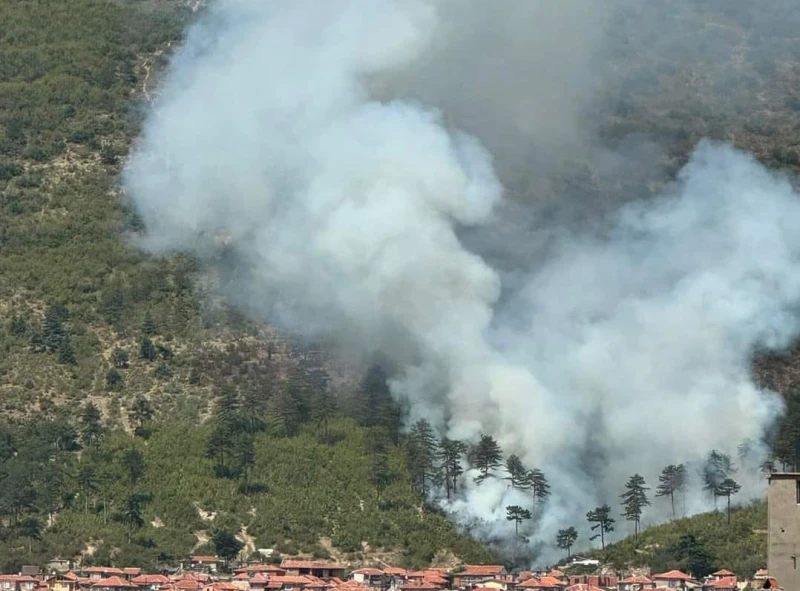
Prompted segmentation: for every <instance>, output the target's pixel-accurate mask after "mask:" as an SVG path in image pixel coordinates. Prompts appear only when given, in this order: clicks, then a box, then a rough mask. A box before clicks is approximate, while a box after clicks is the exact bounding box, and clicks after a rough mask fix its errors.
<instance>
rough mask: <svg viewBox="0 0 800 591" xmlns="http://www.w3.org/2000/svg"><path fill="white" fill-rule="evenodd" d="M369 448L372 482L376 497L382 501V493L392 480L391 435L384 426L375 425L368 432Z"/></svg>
mask: <svg viewBox="0 0 800 591" xmlns="http://www.w3.org/2000/svg"><path fill="white" fill-rule="evenodd" d="M367 449H369V451H370V455H371V458H372V462H371V466H370V483H371V484H372V486H374V487H375V498H376V499H377V500H378V501H380V499H381V494H382V493H383V491H384V490H385V489H386V487H387V486H388V485H389V483H390V482H391V480H392V474H391V469H390V467H389V436H388V435H387V434H386V429H384V428H383V427H373V428H371V429H370V430H369V432H368V433H367Z"/></svg>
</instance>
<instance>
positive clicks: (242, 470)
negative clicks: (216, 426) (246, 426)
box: [230, 430, 256, 491]
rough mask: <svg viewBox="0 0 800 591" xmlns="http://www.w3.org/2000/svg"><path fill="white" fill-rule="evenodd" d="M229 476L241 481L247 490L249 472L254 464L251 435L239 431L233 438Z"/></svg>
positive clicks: (254, 453)
mask: <svg viewBox="0 0 800 591" xmlns="http://www.w3.org/2000/svg"><path fill="white" fill-rule="evenodd" d="M230 456H231V475H232V476H235V477H237V478H239V479H240V480H241V481H242V484H243V487H244V490H245V491H247V490H248V483H249V481H250V470H251V469H252V467H253V466H254V465H255V463H256V447H255V440H254V438H253V435H252V434H251V433H248V432H247V431H243V430H239V431H238V432H237V433H236V434H235V436H234V438H233V444H232V445H231V450H230Z"/></svg>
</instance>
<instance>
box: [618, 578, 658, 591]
mask: <svg viewBox="0 0 800 591" xmlns="http://www.w3.org/2000/svg"><path fill="white" fill-rule="evenodd" d="M655 586H656V584H655V583H654V582H653V581H651V580H650V579H648V578H647V577H645V576H644V575H638V576H634V577H628V578H626V579H622V580H621V581H618V582H617V591H643V590H644V589H655Z"/></svg>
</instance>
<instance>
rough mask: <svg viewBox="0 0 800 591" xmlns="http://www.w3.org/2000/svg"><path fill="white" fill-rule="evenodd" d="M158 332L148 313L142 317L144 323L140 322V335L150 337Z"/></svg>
mask: <svg viewBox="0 0 800 591" xmlns="http://www.w3.org/2000/svg"><path fill="white" fill-rule="evenodd" d="M156 332H158V329H157V328H156V321H155V320H153V317H152V316H150V312H148V313H147V315H146V316H145V317H144V321H143V322H142V335H143V336H145V337H151V336H153V335H154V334H156Z"/></svg>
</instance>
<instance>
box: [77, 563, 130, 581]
mask: <svg viewBox="0 0 800 591" xmlns="http://www.w3.org/2000/svg"><path fill="white" fill-rule="evenodd" d="M83 574H85V575H86V576H87V577H88V578H90V579H92V580H93V581H99V580H100V579H109V578H111V577H124V576H125V572H124V571H123V570H122V569H121V568H114V567H113V566H90V567H87V568H85V569H83Z"/></svg>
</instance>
